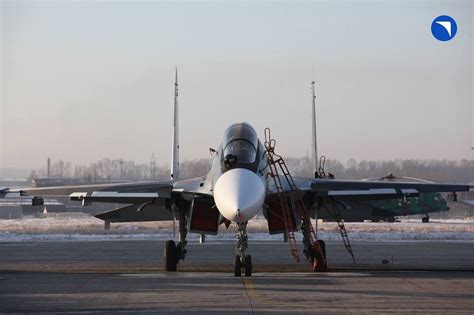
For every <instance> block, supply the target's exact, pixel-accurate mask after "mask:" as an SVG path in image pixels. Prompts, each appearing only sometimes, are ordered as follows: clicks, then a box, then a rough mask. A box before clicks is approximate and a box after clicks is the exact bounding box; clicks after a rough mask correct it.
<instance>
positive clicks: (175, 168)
mask: <svg viewBox="0 0 474 315" xmlns="http://www.w3.org/2000/svg"><path fill="white" fill-rule="evenodd" d="M178 91H179V89H178V68H176V76H175V81H174V114H173V115H174V117H173V140H172V149H171V179H172V180H173V179H174V180H176V179H179V119H178Z"/></svg>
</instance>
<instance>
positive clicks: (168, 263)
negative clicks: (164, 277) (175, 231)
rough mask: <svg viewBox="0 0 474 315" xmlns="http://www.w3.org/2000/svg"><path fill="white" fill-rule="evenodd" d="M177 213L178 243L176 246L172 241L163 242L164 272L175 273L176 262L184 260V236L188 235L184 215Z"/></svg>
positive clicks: (185, 241)
mask: <svg viewBox="0 0 474 315" xmlns="http://www.w3.org/2000/svg"><path fill="white" fill-rule="evenodd" d="M178 213H179V242H178V244H177V245H176V244H175V242H174V241H172V240H169V241H166V242H165V247H164V259H165V270H166V271H176V269H177V265H178V262H179V261H180V260H184V257H185V256H186V244H187V243H188V242H187V240H186V236H187V234H188V229H187V221H186V215H185V214H184V213H183V212H182V211H180V212H178Z"/></svg>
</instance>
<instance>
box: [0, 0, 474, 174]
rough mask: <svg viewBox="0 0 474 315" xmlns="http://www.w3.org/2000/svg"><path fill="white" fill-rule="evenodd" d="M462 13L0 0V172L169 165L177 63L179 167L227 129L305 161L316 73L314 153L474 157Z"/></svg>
mask: <svg viewBox="0 0 474 315" xmlns="http://www.w3.org/2000/svg"><path fill="white" fill-rule="evenodd" d="M472 3H473V2H472V1H413V2H411V1H402V2H401V1H370V2H356V1H347V2H340V1H339V2H338V1H325V2H306V1H305V2H293V1H291V2H290V1H281V2H232V1H225V2H220V3H217V2H205V3H198V2H191V3H185V2H178V3H165V2H152V1H147V2H137V1H130V2H126V1H121V2H113V1H81V2H73V1H49V2H45V1H1V7H0V8H1V11H2V12H1V28H2V30H1V49H0V52H1V69H0V74H1V91H0V92H1V103H0V105H1V108H0V124H1V126H0V167H21V168H30V167H32V168H37V167H40V166H42V165H44V164H45V160H46V158H47V157H51V158H53V159H64V160H69V161H72V162H73V163H88V162H91V161H95V160H98V159H101V158H103V157H112V158H124V159H132V160H135V161H139V162H147V161H149V159H150V156H151V153H152V152H154V153H155V156H156V158H157V162H158V163H160V164H162V163H166V164H168V163H169V160H170V147H171V127H172V104H173V83H174V82H173V80H174V67H175V65H177V66H178V69H179V77H180V80H179V81H180V88H181V91H180V124H181V130H180V133H181V158H182V159H191V158H197V157H207V156H208V148H209V147H214V148H216V147H217V146H218V145H219V143H220V141H221V140H222V136H223V132H224V130H225V128H226V127H227V126H228V125H229V124H230V123H232V122H236V121H247V122H249V123H251V124H252V125H253V126H254V127H255V128H256V129H257V132H258V133H259V135H260V136H262V135H263V129H264V128H265V127H267V126H268V127H271V129H272V133H273V135H274V137H275V138H276V139H277V150H278V152H280V153H281V154H284V155H291V156H304V155H306V154H307V153H308V152H309V150H310V143H311V133H310V132H311V123H310V119H311V117H310V113H311V94H310V82H311V80H312V68H313V65H314V69H315V75H316V81H317V113H318V118H317V119H318V133H319V135H318V136H319V138H318V140H319V152H320V153H323V154H325V155H326V156H328V157H330V158H337V159H341V160H347V159H349V158H356V159H394V158H422V159H430V158H448V159H461V158H472V150H471V149H470V147H471V146H472V142H473V127H472V124H473V109H472V108H473V101H472V100H473V97H472V87H473V79H472V76H473V24H472V16H473V12H474V9H473V4H472ZM443 14H447V15H450V16H452V17H453V18H454V19H455V20H456V21H457V24H458V33H457V35H456V37H455V38H454V39H453V40H452V41H450V42H439V41H437V40H435V39H434V38H433V36H432V35H431V31H430V29H431V23H432V21H433V19H434V18H435V17H436V16H438V15H443Z"/></svg>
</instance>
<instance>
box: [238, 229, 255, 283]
mask: <svg viewBox="0 0 474 315" xmlns="http://www.w3.org/2000/svg"><path fill="white" fill-rule="evenodd" d="M246 228H247V222H241V223H237V244H235V257H234V276H236V277H240V276H241V275H242V268H243V269H244V272H245V276H247V277H250V276H251V275H252V257H251V256H250V255H245V251H246V249H247V247H248V242H247V241H248V237H247V231H246Z"/></svg>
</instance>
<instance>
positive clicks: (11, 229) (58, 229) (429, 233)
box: [0, 217, 474, 242]
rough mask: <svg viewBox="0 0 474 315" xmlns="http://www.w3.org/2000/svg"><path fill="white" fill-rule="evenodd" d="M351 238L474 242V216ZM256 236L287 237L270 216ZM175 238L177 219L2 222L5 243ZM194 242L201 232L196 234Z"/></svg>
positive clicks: (369, 227) (356, 231) (322, 228)
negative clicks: (271, 229) (270, 225)
mask: <svg viewBox="0 0 474 315" xmlns="http://www.w3.org/2000/svg"><path fill="white" fill-rule="evenodd" d="M318 228H319V233H320V235H319V238H321V239H325V240H328V241H339V240H340V234H339V232H338V230H337V226H336V224H335V223H333V222H324V223H319V225H318ZM346 229H347V231H348V233H349V238H350V239H351V240H355V241H364V240H365V241H382V240H383V241H389V240H393V241H397V240H469V241H474V219H472V218H471V219H467V220H463V219H459V220H454V219H448V220H441V219H440V220H432V221H431V222H430V223H421V222H420V221H419V220H408V219H407V220H402V222H395V223H381V222H380V223H368V222H367V223H365V222H364V223H359V222H357V223H346ZM235 232H236V229H235V227H234V226H231V227H229V229H226V228H225V227H224V226H223V225H221V226H220V227H219V234H218V235H216V236H207V239H208V240H234V239H235ZM248 233H249V238H250V240H281V239H282V235H281V234H277V235H269V234H268V229H267V223H266V220H265V219H256V220H252V221H250V223H249V226H248ZM296 237H297V239H301V233H296ZM170 238H171V239H173V238H174V237H173V223H172V222H136V223H113V224H111V227H110V229H109V230H104V222H103V221H102V220H99V219H96V218H93V217H91V218H85V219H75V218H46V219H21V220H0V242H17V241H74V240H78V241H89V240H90V241H93V240H165V239H170ZM189 239H190V240H197V239H198V235H197V234H193V233H190V234H189Z"/></svg>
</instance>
